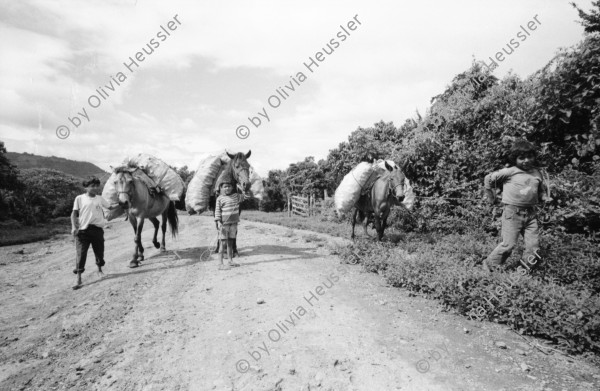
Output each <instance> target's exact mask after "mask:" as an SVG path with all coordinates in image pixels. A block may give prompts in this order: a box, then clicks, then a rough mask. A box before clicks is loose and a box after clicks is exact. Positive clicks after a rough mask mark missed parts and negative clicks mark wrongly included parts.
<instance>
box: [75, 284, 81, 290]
mask: <svg viewBox="0 0 600 391" xmlns="http://www.w3.org/2000/svg"><path fill="white" fill-rule="evenodd" d="M82 286H83V285H82V284H78V285H75V286H74V287H73V290H74V291H76V290H77V289H80V288H81V287H82Z"/></svg>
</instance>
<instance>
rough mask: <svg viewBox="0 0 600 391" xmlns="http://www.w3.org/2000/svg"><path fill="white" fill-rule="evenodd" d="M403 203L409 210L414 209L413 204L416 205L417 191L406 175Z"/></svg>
mask: <svg viewBox="0 0 600 391" xmlns="http://www.w3.org/2000/svg"><path fill="white" fill-rule="evenodd" d="M402 205H404V206H405V207H406V209H408V210H412V208H413V206H415V193H414V191H413V188H412V186H411V185H410V182H409V181H408V178H406V177H405V178H404V200H403V201H402Z"/></svg>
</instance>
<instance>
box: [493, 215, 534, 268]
mask: <svg viewBox="0 0 600 391" xmlns="http://www.w3.org/2000/svg"><path fill="white" fill-rule="evenodd" d="M519 234H521V235H523V239H524V240H525V252H524V253H523V259H529V257H531V256H533V257H534V258H535V257H536V254H535V253H536V251H537V250H538V249H539V228H538V221H537V209H536V207H535V206H533V207H529V208H522V207H518V206H514V205H505V206H504V211H503V212H502V243H500V244H499V245H498V246H497V247H496V248H495V249H494V251H492V252H491V253H490V255H488V257H487V264H488V265H489V266H498V265H502V264H504V262H506V260H507V259H508V257H510V254H511V253H512V251H513V249H514V248H515V246H516V245H517V240H518V239H519Z"/></svg>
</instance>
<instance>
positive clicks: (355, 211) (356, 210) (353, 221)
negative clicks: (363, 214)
mask: <svg viewBox="0 0 600 391" xmlns="http://www.w3.org/2000/svg"><path fill="white" fill-rule="evenodd" d="M357 213H358V208H354V214H353V215H352V235H350V239H354V226H355V225H356V214H357Z"/></svg>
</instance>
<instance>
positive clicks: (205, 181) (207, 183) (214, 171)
mask: <svg viewBox="0 0 600 391" xmlns="http://www.w3.org/2000/svg"><path fill="white" fill-rule="evenodd" d="M225 164H226V162H225V161H224V160H222V156H214V155H211V156H208V157H206V158H204V159H203V160H202V161H200V164H199V165H198V169H196V173H195V174H194V177H193V178H192V180H191V181H190V183H189V184H188V189H187V192H186V194H185V208H186V209H187V211H188V212H189V213H202V212H204V211H205V210H206V209H208V201H209V199H210V195H211V193H214V186H215V181H216V179H217V176H218V175H219V173H220V172H221V171H222V170H223V169H224V167H225Z"/></svg>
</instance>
